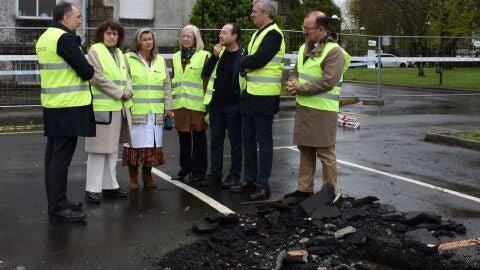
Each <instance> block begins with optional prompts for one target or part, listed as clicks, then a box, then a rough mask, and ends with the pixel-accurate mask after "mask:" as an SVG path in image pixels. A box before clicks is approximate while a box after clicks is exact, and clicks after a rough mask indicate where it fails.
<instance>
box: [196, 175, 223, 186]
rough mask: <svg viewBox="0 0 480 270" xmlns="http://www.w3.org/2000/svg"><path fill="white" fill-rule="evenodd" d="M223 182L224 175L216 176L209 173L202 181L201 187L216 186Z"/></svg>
mask: <svg viewBox="0 0 480 270" xmlns="http://www.w3.org/2000/svg"><path fill="white" fill-rule="evenodd" d="M221 182H222V177H221V176H215V175H211V174H209V175H207V178H205V180H203V181H202V182H200V186H201V187H211V186H216V185H218V184H220V183H221Z"/></svg>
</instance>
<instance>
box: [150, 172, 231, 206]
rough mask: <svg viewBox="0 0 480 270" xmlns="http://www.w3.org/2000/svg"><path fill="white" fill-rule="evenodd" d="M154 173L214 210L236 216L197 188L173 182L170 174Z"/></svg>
mask: <svg viewBox="0 0 480 270" xmlns="http://www.w3.org/2000/svg"><path fill="white" fill-rule="evenodd" d="M152 173H154V174H155V175H157V176H158V177H160V178H162V179H163V180H165V181H167V182H169V183H171V184H172V185H175V186H177V187H179V188H181V189H183V190H185V191H186V192H188V193H190V194H192V195H193V196H195V197H197V198H199V199H200V200H202V201H203V202H205V203H206V204H208V205H210V206H211V207H213V208H214V209H216V210H217V211H218V212H220V213H222V214H224V215H228V214H235V212H234V211H232V210H231V209H230V208H228V207H226V206H225V205H223V204H221V203H219V202H217V201H216V200H214V199H213V198H211V197H209V196H207V195H205V194H204V193H203V192H201V191H199V190H197V189H195V188H192V187H191V186H189V185H186V184H184V183H182V182H180V181H177V180H172V177H170V176H169V175H168V174H166V173H164V172H162V171H160V170H158V169H156V168H152Z"/></svg>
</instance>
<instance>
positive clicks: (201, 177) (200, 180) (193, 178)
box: [190, 175, 205, 183]
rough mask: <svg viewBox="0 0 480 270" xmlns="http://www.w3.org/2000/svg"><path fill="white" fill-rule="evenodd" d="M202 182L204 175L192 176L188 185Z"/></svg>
mask: <svg viewBox="0 0 480 270" xmlns="http://www.w3.org/2000/svg"><path fill="white" fill-rule="evenodd" d="M204 180H205V175H199V176H193V177H192V179H190V183H198V182H203V181H204Z"/></svg>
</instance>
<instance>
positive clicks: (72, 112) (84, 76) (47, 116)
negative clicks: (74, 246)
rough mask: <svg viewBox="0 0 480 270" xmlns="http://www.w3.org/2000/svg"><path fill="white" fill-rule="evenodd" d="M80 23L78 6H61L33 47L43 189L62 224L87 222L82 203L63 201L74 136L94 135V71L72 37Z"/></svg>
mask: <svg viewBox="0 0 480 270" xmlns="http://www.w3.org/2000/svg"><path fill="white" fill-rule="evenodd" d="M80 23H81V14H80V10H79V9H78V7H76V6H75V5H73V4H71V3H68V2H61V3H59V4H58V5H56V6H55V8H54V9H53V22H52V24H51V25H50V27H48V29H47V30H46V31H45V32H44V33H43V34H42V35H41V36H40V38H39V39H38V41H37V44H36V53H37V56H38V63H39V67H40V79H41V83H40V84H41V102H42V106H43V120H44V130H45V136H47V145H46V150H45V187H46V191H47V200H48V215H49V217H50V218H51V219H56V220H61V221H78V220H82V219H84V218H85V217H86V215H85V214H84V213H83V211H82V204H81V203H74V202H71V201H69V200H68V199H67V196H66V193H67V175H68V168H69V166H70V162H71V160H72V156H73V153H74V152H75V147H76V145H77V139H78V136H82V137H94V136H95V119H94V115H93V109H92V94H91V92H90V85H89V82H88V81H89V80H90V79H91V78H92V77H93V74H94V69H93V67H92V66H91V65H90V64H89V63H88V62H87V59H86V58H85V56H84V54H83V52H82V50H81V48H80V43H81V39H80V37H79V36H77V35H75V31H76V30H77V28H78V27H79V26H80Z"/></svg>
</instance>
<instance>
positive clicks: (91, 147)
mask: <svg viewBox="0 0 480 270" xmlns="http://www.w3.org/2000/svg"><path fill="white" fill-rule="evenodd" d="M116 57H117V58H118V57H123V55H118V56H116ZM87 59H88V62H89V63H90V64H91V65H92V66H93V67H94V69H95V74H94V75H93V78H92V80H91V81H90V83H91V84H92V85H94V86H95V87H97V88H98V89H100V90H101V91H102V92H104V93H105V94H107V95H109V96H111V97H113V98H114V99H117V100H120V99H121V98H122V95H123V92H122V91H120V90H119V89H118V86H117V85H116V84H115V83H114V82H112V81H110V80H109V79H107V78H106V77H105V76H104V73H103V69H102V65H101V64H100V59H99V58H98V54H97V53H96V52H95V50H94V49H90V50H89V51H88V57H87ZM116 62H117V63H119V62H118V61H116ZM117 65H118V64H117ZM125 72H126V71H125ZM126 89H127V90H130V91H131V89H132V87H131V83H130V78H129V77H128V76H127V87H126ZM127 111H128V110H127ZM127 116H128V114H127ZM122 119H123V117H122V111H116V112H112V121H111V123H110V124H108V125H103V124H97V125H96V129H97V136H96V137H87V138H85V151H86V152H89V153H97V154H111V153H115V152H118V145H119V142H120V131H121V128H122V121H123V120H122ZM127 123H128V122H127ZM130 123H131V118H130ZM124 126H125V127H126V128H127V129H128V124H127V125H124ZM130 126H131V125H130ZM124 133H125V134H126V135H125V136H124V138H123V141H124V142H128V138H129V132H128V131H127V132H124Z"/></svg>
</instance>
